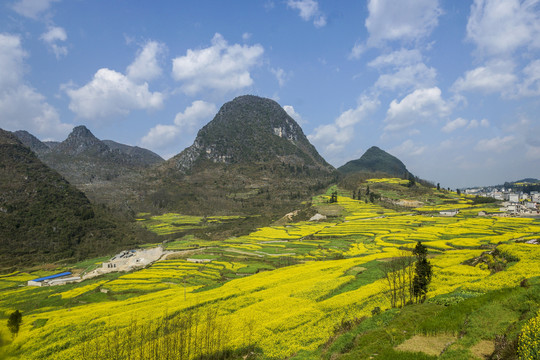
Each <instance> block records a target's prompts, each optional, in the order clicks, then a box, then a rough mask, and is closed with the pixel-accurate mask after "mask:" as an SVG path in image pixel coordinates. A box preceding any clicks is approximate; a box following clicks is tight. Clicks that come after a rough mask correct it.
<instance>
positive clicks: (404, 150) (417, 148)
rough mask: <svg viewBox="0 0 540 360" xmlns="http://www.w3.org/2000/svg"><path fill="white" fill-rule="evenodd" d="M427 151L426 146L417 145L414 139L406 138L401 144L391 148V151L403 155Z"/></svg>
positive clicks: (414, 154)
mask: <svg viewBox="0 0 540 360" xmlns="http://www.w3.org/2000/svg"><path fill="white" fill-rule="evenodd" d="M425 151H426V147H425V146H421V145H417V144H415V143H414V141H412V140H410V139H409V140H405V141H404V142H403V143H401V144H400V145H399V146H396V147H395V148H393V149H391V150H390V152H392V153H394V154H398V155H402V156H418V155H422V154H423V153H424V152H425Z"/></svg>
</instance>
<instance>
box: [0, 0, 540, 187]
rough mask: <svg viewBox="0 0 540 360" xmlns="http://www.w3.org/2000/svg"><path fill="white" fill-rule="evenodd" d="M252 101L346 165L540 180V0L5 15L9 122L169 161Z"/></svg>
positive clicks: (1, 22)
mask: <svg viewBox="0 0 540 360" xmlns="http://www.w3.org/2000/svg"><path fill="white" fill-rule="evenodd" d="M244 94H252V95H258V96H262V97H267V98H271V99H274V100H275V101H277V102H278V103H279V104H280V105H281V106H282V107H283V108H284V109H285V111H287V113H289V115H291V116H292V117H293V118H294V119H295V120H296V121H297V122H298V123H299V124H300V125H301V127H302V129H303V131H304V133H305V134H306V135H307V136H308V138H309V140H310V141H311V142H312V143H313V144H314V145H315V147H316V148H317V150H318V151H319V153H320V154H321V155H323V156H324V157H325V159H326V160H327V161H328V162H330V163H331V164H332V165H334V166H335V167H338V166H341V165H343V164H345V163H346V162H347V161H350V160H353V159H357V158H359V157H360V156H361V155H362V154H363V153H364V152H365V151H366V150H367V149H368V148H369V147H371V146H374V145H375V146H378V147H380V148H381V149H383V150H385V151H387V152H389V153H390V154H392V155H394V156H396V157H398V158H399V159H401V160H402V161H403V162H404V163H405V165H406V166H407V168H408V169H409V171H411V172H412V173H414V174H415V175H417V176H419V177H421V178H423V179H427V180H430V181H433V182H434V183H440V184H441V186H443V187H451V188H457V187H468V186H477V185H494V184H500V183H503V182H505V181H515V180H519V179H522V178H525V177H536V178H540V111H539V110H540V0H471V1H466V0H459V1H455V0H440V1H437V0H400V1H392V0H367V1H349V0H319V1H317V0H261V1H256V0H235V1H220V0H213V1H211V0H197V1H188V0H182V1H178V0H161V1H145V0H139V1H128V0H69V1H68V0H7V1H4V2H2V4H1V5H0V128H3V129H6V130H10V131H15V130H27V131H29V132H30V133H32V134H34V135H35V136H37V137H38V138H39V139H41V140H57V141H61V140H64V139H65V138H66V137H67V135H68V134H69V133H70V132H71V130H72V128H73V127H74V126H77V125H85V126H86V127H88V128H89V129H90V130H91V131H92V132H93V133H94V134H95V135H96V136H97V137H98V138H100V139H108V140H114V141H118V142H121V143H124V144H129V145H137V146H141V147H145V148H148V149H150V150H152V151H154V152H156V153H158V154H160V155H161V156H163V157H164V158H170V157H171V156H174V155H176V154H177V153H179V152H181V151H182V150H183V149H185V148H186V147H188V146H190V145H191V144H192V143H193V140H194V139H195V136H196V135H197V131H198V130H199V129H200V128H201V127H202V126H204V125H205V124H206V123H208V122H209V121H211V120H212V119H213V117H214V115H215V114H216V113H217V111H218V110H219V108H220V107H221V106H222V105H223V104H224V103H226V102H228V101H230V100H232V99H234V98H235V97H236V96H240V95H244Z"/></svg>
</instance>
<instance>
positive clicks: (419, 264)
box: [413, 241, 433, 303]
mask: <svg viewBox="0 0 540 360" xmlns="http://www.w3.org/2000/svg"><path fill="white" fill-rule="evenodd" d="M413 255H414V256H416V265H415V268H414V278H413V294H414V297H415V299H416V302H417V303H419V302H424V301H425V300H426V296H427V292H428V285H429V283H430V282H431V276H432V275H433V269H432V266H431V264H430V262H429V261H428V259H427V248H426V247H425V246H424V245H422V243H421V242H420V241H418V242H417V243H416V246H415V248H414V250H413Z"/></svg>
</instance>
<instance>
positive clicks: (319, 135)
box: [308, 124, 354, 154]
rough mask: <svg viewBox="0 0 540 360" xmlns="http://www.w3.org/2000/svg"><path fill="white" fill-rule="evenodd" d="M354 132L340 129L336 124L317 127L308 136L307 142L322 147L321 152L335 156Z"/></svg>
mask: <svg viewBox="0 0 540 360" xmlns="http://www.w3.org/2000/svg"><path fill="white" fill-rule="evenodd" d="M353 135H354V131H353V129H351V128H350V127H345V128H340V127H339V126H337V125H336V124H328V125H321V126H318V127H317V128H316V129H315V131H314V133H313V134H311V135H308V139H309V141H311V142H312V143H314V144H317V145H319V146H322V149H323V152H325V153H327V154H335V153H337V152H339V151H341V150H343V149H344V148H345V145H347V144H348V143H349V142H350V141H351V140H352V139H353Z"/></svg>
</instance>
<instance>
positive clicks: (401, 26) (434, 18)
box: [366, 0, 442, 46]
mask: <svg viewBox="0 0 540 360" xmlns="http://www.w3.org/2000/svg"><path fill="white" fill-rule="evenodd" d="M368 10H369V16H368V18H367V19H366V28H367V30H368V32H369V39H368V45H370V46H379V45H381V44H382V43H384V42H385V41H395V40H403V41H415V40H418V39H422V38H424V37H426V36H427V35H429V34H430V33H431V31H432V30H433V29H434V28H435V27H436V26H437V24H438V18H439V16H440V15H441V14H442V10H441V8H440V6H439V1H433V0H401V1H392V0H370V1H369V3H368Z"/></svg>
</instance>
